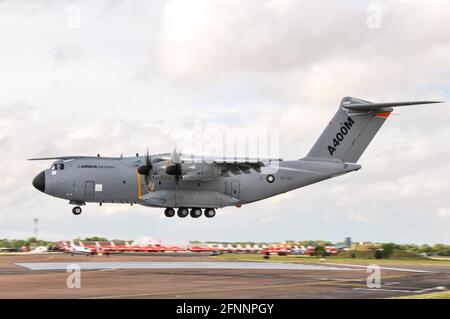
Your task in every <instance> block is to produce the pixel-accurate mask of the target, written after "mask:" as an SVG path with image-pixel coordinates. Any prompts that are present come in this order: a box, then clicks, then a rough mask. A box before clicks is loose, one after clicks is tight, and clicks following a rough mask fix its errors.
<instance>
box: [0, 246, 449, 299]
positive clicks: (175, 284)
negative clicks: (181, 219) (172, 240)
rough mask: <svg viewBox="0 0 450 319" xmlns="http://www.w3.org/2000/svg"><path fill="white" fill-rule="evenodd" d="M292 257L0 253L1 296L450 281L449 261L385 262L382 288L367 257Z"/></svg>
mask: <svg viewBox="0 0 450 319" xmlns="http://www.w3.org/2000/svg"><path fill="white" fill-rule="evenodd" d="M289 260H292V259H289V258H287V259H286V262H274V261H269V262H267V261H262V258H261V261H242V262H239V261H235V260H234V261H225V260H221V259H218V258H215V257H209V256H208V255H205V254H188V255H186V254H184V255H164V254H153V255H142V256H136V255H135V256H128V255H111V256H109V257H106V256H94V257H86V256H70V255H64V254H62V255H23V256H0V286H1V287H2V289H0V298H89V299H91V298H94V299H96V298H181V299H192V298H219V299H220V298H239V299H241V298H390V297H398V296H408V295H414V294H417V293H425V292H433V291H438V290H439V289H446V288H450V272H448V271H447V270H448V269H450V267H449V266H445V267H444V266H440V267H434V266H427V265H424V266H421V267H420V268H419V267H417V269H415V266H412V265H406V264H405V265H400V264H399V265H396V266H395V267H382V268H381V287H380V289H370V288H368V286H367V278H368V276H369V273H368V272H367V270H366V268H365V267H362V266H361V265H351V264H348V265H335V264H326V263H315V264H314V263H293V262H289ZM73 264H76V265H78V266H79V267H80V268H81V272H80V283H81V286H80V288H75V289H70V288H68V286H67V280H68V277H69V276H70V275H71V274H72V272H71V271H69V272H68V271H67V266H68V265H73ZM416 270H417V271H416ZM423 271H425V272H423Z"/></svg>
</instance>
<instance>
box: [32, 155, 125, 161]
mask: <svg viewBox="0 0 450 319" xmlns="http://www.w3.org/2000/svg"><path fill="white" fill-rule="evenodd" d="M76 158H91V159H100V158H101V159H120V158H119V157H101V156H79V155H76V156H54V157H37V158H29V159H27V160H28V161H49V160H65V161H66V160H71V159H76Z"/></svg>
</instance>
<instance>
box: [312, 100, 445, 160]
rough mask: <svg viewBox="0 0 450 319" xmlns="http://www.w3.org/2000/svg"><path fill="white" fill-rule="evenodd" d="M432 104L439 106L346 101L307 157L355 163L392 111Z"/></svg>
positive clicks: (423, 102)
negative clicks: (407, 106)
mask: <svg viewBox="0 0 450 319" xmlns="http://www.w3.org/2000/svg"><path fill="white" fill-rule="evenodd" d="M431 103H442V102H434V101H418V102H399V103H371V102H368V101H364V100H360V99H356V98H353V97H345V98H343V99H342V101H341V104H340V106H339V109H338V111H337V113H336V114H335V115H334V117H333V119H332V120H331V122H330V123H329V124H328V126H327V128H326V129H325V131H324V132H323V133H322V135H321V136H320V137H319V139H318V140H317V142H316V144H314V146H313V148H312V149H311V150H310V151H309V153H308V155H307V157H313V158H336V159H339V160H341V161H343V162H347V163H356V162H357V161H358V160H359V158H360V157H361V155H362V153H363V152H364V150H365V149H366V148H367V146H368V145H369V143H370V142H371V141H372V139H373V138H374V136H375V134H376V133H377V132H378V130H379V129H380V127H381V126H382V125H383V123H384V121H385V120H386V119H387V118H388V117H389V115H390V114H391V112H392V111H393V109H392V108H393V107H397V106H406V105H419V104H431Z"/></svg>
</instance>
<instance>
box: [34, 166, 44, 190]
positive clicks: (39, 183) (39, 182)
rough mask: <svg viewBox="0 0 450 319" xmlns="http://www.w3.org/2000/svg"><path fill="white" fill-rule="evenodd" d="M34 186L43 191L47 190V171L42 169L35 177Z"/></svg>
mask: <svg viewBox="0 0 450 319" xmlns="http://www.w3.org/2000/svg"><path fill="white" fill-rule="evenodd" d="M33 186H34V187H36V189H38V190H40V191H41V192H43V193H44V192H45V172H44V171H42V172H40V173H39V174H37V175H36V177H35V178H34V179H33Z"/></svg>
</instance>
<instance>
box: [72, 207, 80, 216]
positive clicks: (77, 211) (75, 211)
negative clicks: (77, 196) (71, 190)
mask: <svg viewBox="0 0 450 319" xmlns="http://www.w3.org/2000/svg"><path fill="white" fill-rule="evenodd" d="M81 212H82V209H81V207H80V206H75V207H74V208H72V214H74V215H80V214H81Z"/></svg>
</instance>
